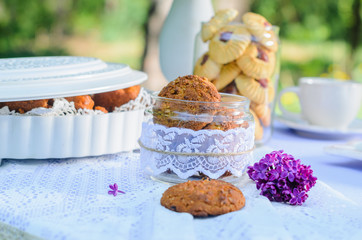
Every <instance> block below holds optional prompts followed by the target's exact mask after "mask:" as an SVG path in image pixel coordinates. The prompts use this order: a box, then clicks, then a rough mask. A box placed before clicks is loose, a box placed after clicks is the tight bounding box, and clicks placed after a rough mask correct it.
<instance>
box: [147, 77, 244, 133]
mask: <svg viewBox="0 0 362 240" xmlns="http://www.w3.org/2000/svg"><path fill="white" fill-rule="evenodd" d="M158 96H159V97H162V99H159V101H156V103H155V106H154V108H153V121H154V123H156V124H160V125H164V126H167V127H178V128H188V129H192V130H194V131H198V130H201V129H216V130H222V131H227V130H230V129H234V128H238V127H244V128H247V127H248V126H249V124H248V122H247V121H245V119H244V118H245V112H244V109H240V108H227V107H226V106H225V104H222V103H221V98H222V97H221V95H220V93H219V92H218V90H217V89H216V87H215V86H214V85H213V84H212V83H211V82H210V81H209V80H208V79H207V78H205V77H200V76H197V75H186V76H183V77H178V78H177V79H175V80H174V81H172V82H170V83H169V84H168V85H167V86H165V87H164V88H163V89H162V90H161V91H160V92H159V94H158Z"/></svg>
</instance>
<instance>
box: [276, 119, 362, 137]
mask: <svg viewBox="0 0 362 240" xmlns="http://www.w3.org/2000/svg"><path fill="white" fill-rule="evenodd" d="M276 119H277V120H278V121H279V122H281V123H283V124H285V125H286V126H288V127H289V128H291V129H293V130H295V132H296V133H298V134H300V135H303V136H307V137H321V138H325V137H328V138H330V137H333V138H342V137H348V136H352V135H361V136H362V120H359V119H356V120H354V121H353V122H352V123H351V124H350V125H349V126H348V127H347V128H344V129H335V128H325V127H321V126H316V125H311V124H309V123H308V122H307V121H306V120H304V119H302V118H293V119H292V118H287V117H286V116H283V115H279V116H276Z"/></svg>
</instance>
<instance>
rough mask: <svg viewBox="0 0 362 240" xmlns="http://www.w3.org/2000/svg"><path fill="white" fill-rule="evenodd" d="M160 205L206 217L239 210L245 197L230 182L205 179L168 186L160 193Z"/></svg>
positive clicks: (243, 203) (243, 204)
mask: <svg viewBox="0 0 362 240" xmlns="http://www.w3.org/2000/svg"><path fill="white" fill-rule="evenodd" d="M161 205H162V206H164V207H166V208H168V209H170V210H172V211H175V212H187V213H190V214H192V215H193V216H196V217H207V216H215V215H221V214H225V213H228V212H233V211H237V210H240V209H241V208H243V207H244V206H245V197H244V195H243V193H242V192H241V191H240V189H238V188H237V187H235V186H234V185H232V184H231V183H227V182H224V181H221V180H208V179H206V180H201V181H188V182H185V183H180V184H177V185H174V186H172V187H170V188H168V189H167V190H166V191H165V192H164V193H163V195H162V198H161Z"/></svg>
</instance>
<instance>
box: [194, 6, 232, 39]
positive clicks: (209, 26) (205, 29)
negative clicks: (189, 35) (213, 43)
mask: <svg viewBox="0 0 362 240" xmlns="http://www.w3.org/2000/svg"><path fill="white" fill-rule="evenodd" d="M237 15H238V11H236V10H235V9H224V10H220V11H217V12H216V13H215V16H214V17H213V18H211V20H210V21H209V22H206V23H204V24H203V25H202V28H201V37H202V40H203V41H204V42H206V41H208V40H210V39H211V38H213V37H214V35H215V33H216V32H218V31H219V30H220V28H222V27H224V26H225V25H226V24H228V23H229V22H231V21H232V20H234V18H235V17H236V16H237Z"/></svg>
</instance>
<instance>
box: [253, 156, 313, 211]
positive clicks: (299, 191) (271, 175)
mask: <svg viewBox="0 0 362 240" xmlns="http://www.w3.org/2000/svg"><path fill="white" fill-rule="evenodd" d="M247 173H248V175H249V177H250V178H251V179H252V180H253V181H255V182H256V187H257V189H258V190H260V194H261V195H263V196H265V197H267V198H268V199H269V200H270V201H276V202H286V203H289V204H291V205H302V204H303V203H304V202H305V200H306V199H307V198H308V194H307V192H308V191H309V190H310V189H311V188H312V187H313V186H314V185H315V184H316V181H317V178H316V177H314V176H313V170H312V169H311V168H310V166H306V165H303V164H301V162H300V160H299V159H294V157H293V156H292V155H290V154H287V153H284V152H283V150H280V151H273V152H271V153H269V154H266V155H265V156H264V157H263V158H262V159H260V161H259V162H257V163H255V164H254V165H253V166H249V167H248V171H247Z"/></svg>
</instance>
